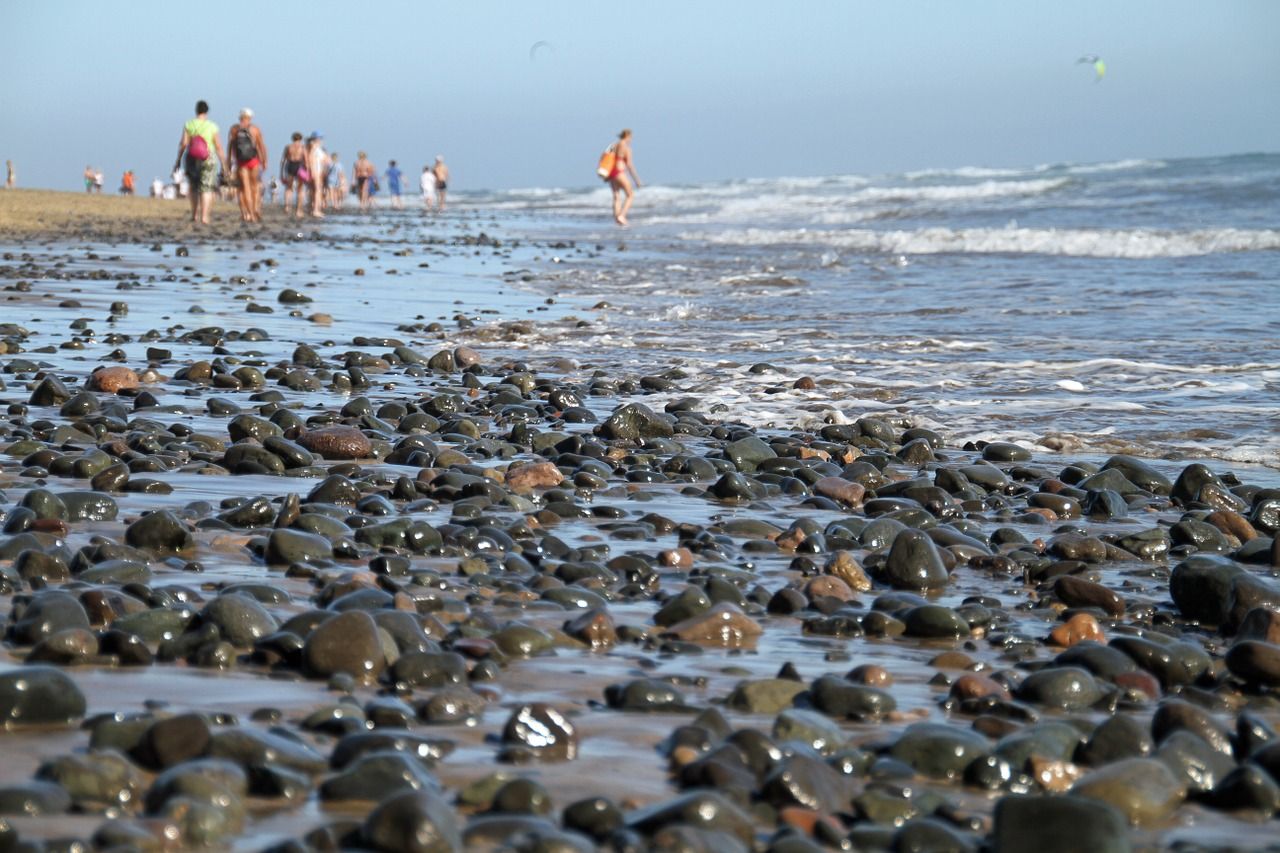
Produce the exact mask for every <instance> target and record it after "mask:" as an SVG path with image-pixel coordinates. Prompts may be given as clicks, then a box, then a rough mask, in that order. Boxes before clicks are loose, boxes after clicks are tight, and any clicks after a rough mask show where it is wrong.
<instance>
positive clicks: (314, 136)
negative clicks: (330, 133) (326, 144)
mask: <svg viewBox="0 0 1280 853" xmlns="http://www.w3.org/2000/svg"><path fill="white" fill-rule="evenodd" d="M311 138H312V139H324V134H323V133H321V132H320V131H318V130H313V131H311Z"/></svg>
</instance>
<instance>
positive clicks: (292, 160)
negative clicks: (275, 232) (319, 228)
mask: <svg viewBox="0 0 1280 853" xmlns="http://www.w3.org/2000/svg"><path fill="white" fill-rule="evenodd" d="M292 140H293V141H292V142H290V143H289V144H288V145H286V146H285V149H284V152H283V153H282V154H281V155H280V183H281V184H283V185H284V212H285V213H286V214H287V213H288V212H289V190H293V192H294V197H293V215H294V217H295V218H297V219H301V218H302V188H303V187H304V186H306V184H307V182H306V181H304V180H303V172H304V170H305V169H306V165H307V146H306V145H304V144H303V142H302V134H301V133H294V134H293V137H292ZM306 177H310V173H309V172H308V173H307V174H306Z"/></svg>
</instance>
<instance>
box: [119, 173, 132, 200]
mask: <svg viewBox="0 0 1280 853" xmlns="http://www.w3.org/2000/svg"><path fill="white" fill-rule="evenodd" d="M120 195H133V170H132V169H125V172H124V176H123V177H122V178H120Z"/></svg>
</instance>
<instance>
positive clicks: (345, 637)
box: [302, 610, 387, 679]
mask: <svg viewBox="0 0 1280 853" xmlns="http://www.w3.org/2000/svg"><path fill="white" fill-rule="evenodd" d="M302 654H303V660H304V663H305V667H306V670H307V672H308V673H309V674H310V675H312V676H314V677H318V678H326V677H328V676H331V675H334V674H336V673H346V674H347V675H351V676H354V677H356V678H370V679H373V678H377V677H378V676H379V675H380V674H381V673H382V671H383V670H384V669H385V668H386V664H387V660H386V655H385V653H384V651H383V647H382V639H381V637H380V636H379V633H378V625H377V623H376V622H374V620H373V618H372V617H371V616H370V615H369V614H368V613H365V612H363V611H360V610H351V611H347V612H345V613H342V614H339V615H338V616H334V617H333V618H331V619H328V620H326V621H324V622H323V623H321V624H320V625H319V626H317V627H316V628H315V629H314V630H313V631H312V632H311V633H310V634H309V635H308V636H307V640H306V644H305V646H304V647H303V652H302Z"/></svg>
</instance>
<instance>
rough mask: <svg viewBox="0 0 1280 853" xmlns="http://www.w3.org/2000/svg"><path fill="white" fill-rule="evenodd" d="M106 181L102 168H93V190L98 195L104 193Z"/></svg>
mask: <svg viewBox="0 0 1280 853" xmlns="http://www.w3.org/2000/svg"><path fill="white" fill-rule="evenodd" d="M105 183H106V179H105V178H104V177H103V176H102V170H101V169H94V170H93V191H94V192H96V193H97V194H98V195H102V185H103V184H105Z"/></svg>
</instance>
